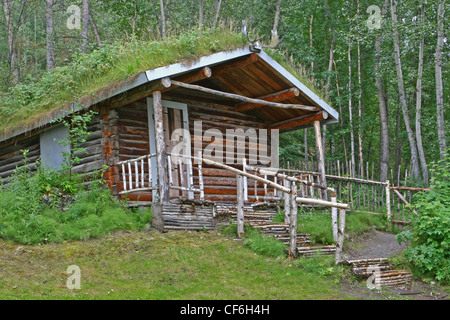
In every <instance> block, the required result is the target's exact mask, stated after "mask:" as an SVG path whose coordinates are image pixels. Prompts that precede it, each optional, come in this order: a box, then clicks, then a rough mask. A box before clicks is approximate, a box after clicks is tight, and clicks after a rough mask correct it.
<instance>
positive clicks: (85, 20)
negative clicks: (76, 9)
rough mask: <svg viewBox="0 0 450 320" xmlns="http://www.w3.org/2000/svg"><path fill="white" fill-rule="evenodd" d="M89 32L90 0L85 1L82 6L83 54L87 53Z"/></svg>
mask: <svg viewBox="0 0 450 320" xmlns="http://www.w3.org/2000/svg"><path fill="white" fill-rule="evenodd" d="M88 31H89V0H83V2H82V5H81V47H80V48H81V52H84V53H86V49H87V44H88Z"/></svg>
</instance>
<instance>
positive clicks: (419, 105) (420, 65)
mask: <svg viewBox="0 0 450 320" xmlns="http://www.w3.org/2000/svg"><path fill="white" fill-rule="evenodd" d="M420 23H421V26H422V27H421V30H420V44H419V63H418V71H417V85H416V139H417V151H418V153H419V157H420V164H421V166H422V177H423V182H424V184H425V185H426V186H427V185H428V168H427V161H426V158H425V152H424V150H423V144H422V127H421V123H420V120H421V117H422V116H421V112H422V76H423V51H424V47H425V35H424V30H423V25H424V24H425V4H422V8H421V14H420Z"/></svg>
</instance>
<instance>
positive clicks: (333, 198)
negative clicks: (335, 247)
mask: <svg viewBox="0 0 450 320" xmlns="http://www.w3.org/2000/svg"><path fill="white" fill-rule="evenodd" d="M331 202H333V203H337V197H336V193H335V192H332V193H331ZM337 220H338V213H337V208H336V207H331V228H332V230H333V240H334V241H335V242H336V241H337V240H338V221H337Z"/></svg>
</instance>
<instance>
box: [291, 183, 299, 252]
mask: <svg viewBox="0 0 450 320" xmlns="http://www.w3.org/2000/svg"><path fill="white" fill-rule="evenodd" d="M289 200H290V201H289V202H290V206H291V210H290V213H291V214H290V216H291V217H290V221H289V251H290V255H291V256H293V257H295V256H296V255H297V183H295V182H293V183H292V194H291V195H290V199H289Z"/></svg>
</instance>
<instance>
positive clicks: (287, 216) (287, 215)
mask: <svg viewBox="0 0 450 320" xmlns="http://www.w3.org/2000/svg"><path fill="white" fill-rule="evenodd" d="M283 185H284V187H285V188H288V189H291V182H290V181H289V180H288V179H284V183H283ZM290 220H291V203H290V195H289V193H287V192H285V193H284V222H285V223H290Z"/></svg>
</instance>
